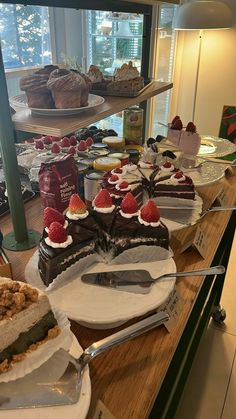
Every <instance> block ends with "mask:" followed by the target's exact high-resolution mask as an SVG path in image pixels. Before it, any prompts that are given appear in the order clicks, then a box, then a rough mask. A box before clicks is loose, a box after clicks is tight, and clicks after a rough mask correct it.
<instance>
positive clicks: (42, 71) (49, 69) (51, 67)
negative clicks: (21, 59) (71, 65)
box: [34, 64, 59, 78]
mask: <svg viewBox="0 0 236 419" xmlns="http://www.w3.org/2000/svg"><path fill="white" fill-rule="evenodd" d="M58 68H59V67H58V66H57V65H53V64H48V65H45V66H44V67H43V68H40V70H38V71H35V73H34V74H46V75H47V76H48V78H49V76H50V74H51V72H52V71H53V70H57V69H58Z"/></svg>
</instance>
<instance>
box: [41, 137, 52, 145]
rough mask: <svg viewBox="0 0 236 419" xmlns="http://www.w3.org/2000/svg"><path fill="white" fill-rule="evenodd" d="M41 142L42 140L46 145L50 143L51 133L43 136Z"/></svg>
mask: <svg viewBox="0 0 236 419" xmlns="http://www.w3.org/2000/svg"><path fill="white" fill-rule="evenodd" d="M43 142H44V144H46V145H50V144H52V137H51V135H46V136H45V137H44V139H43Z"/></svg>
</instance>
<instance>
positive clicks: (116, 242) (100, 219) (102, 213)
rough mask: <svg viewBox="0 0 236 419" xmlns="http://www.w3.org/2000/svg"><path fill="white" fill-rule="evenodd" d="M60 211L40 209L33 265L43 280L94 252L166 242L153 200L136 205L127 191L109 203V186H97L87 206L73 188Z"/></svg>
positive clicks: (111, 253) (111, 255) (112, 252)
mask: <svg viewBox="0 0 236 419" xmlns="http://www.w3.org/2000/svg"><path fill="white" fill-rule="evenodd" d="M65 214H66V215H65V217H66V220H65V218H64V216H63V215H62V214H60V213H59V214H58V212H57V211H56V210H54V209H52V208H46V209H45V210H44V225H45V229H44V232H43V236H42V239H41V241H40V244H39V262H38V267H39V273H40V276H41V278H42V280H43V282H44V284H45V285H49V284H50V283H51V282H52V281H53V280H54V279H55V278H56V277H57V276H58V275H59V274H60V273H62V272H63V271H65V270H66V269H67V268H69V267H70V266H72V265H73V264H74V263H75V262H77V261H80V260H82V259H83V258H85V257H86V256H88V255H91V254H94V253H95V254H96V255H98V254H99V255H100V256H101V255H102V256H105V255H106V254H107V255H108V257H109V259H111V260H112V258H114V257H115V256H117V255H119V254H120V253H122V252H123V251H125V250H127V249H130V248H134V247H138V246H140V245H147V246H148V245H150V246H160V247H163V248H165V249H168V246H169V233H168V230H167V228H166V226H165V225H164V224H162V222H161V220H160V212H159V210H158V208H157V206H156V204H155V203H154V202H153V201H152V200H149V201H147V202H146V203H145V204H144V205H143V206H141V205H140V204H138V202H137V200H136V199H135V197H134V196H133V195H132V193H131V192H126V193H125V195H124V196H123V197H122V199H121V201H120V204H118V203H117V201H116V204H114V202H113V199H112V196H111V195H110V193H109V191H108V190H107V189H101V190H100V191H99V192H98V194H97V195H96V197H95V199H94V200H93V203H92V208H87V207H86V205H85V204H84V202H83V201H82V200H81V199H80V197H79V196H78V195H76V194H73V195H72V196H71V198H70V203H69V207H68V209H67V211H66V213H65ZM54 218H55V219H56V221H54ZM78 269H79V268H78Z"/></svg>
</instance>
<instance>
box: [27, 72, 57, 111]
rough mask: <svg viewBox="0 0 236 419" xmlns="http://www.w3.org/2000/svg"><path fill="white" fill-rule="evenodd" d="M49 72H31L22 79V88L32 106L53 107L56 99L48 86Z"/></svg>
mask: <svg viewBox="0 0 236 419" xmlns="http://www.w3.org/2000/svg"><path fill="white" fill-rule="evenodd" d="M47 81H48V75H47V74H37V73H34V74H31V75H29V76H26V77H22V79H20V89H21V90H23V91H25V93H26V97H27V102H28V106H29V107H30V108H41V109H51V108H54V101H53V98H52V94H51V92H50V90H48V88H47Z"/></svg>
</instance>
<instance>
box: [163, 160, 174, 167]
mask: <svg viewBox="0 0 236 419" xmlns="http://www.w3.org/2000/svg"><path fill="white" fill-rule="evenodd" d="M162 166H163V167H165V169H170V168H171V166H172V163H171V162H170V161H168V160H166V161H165V163H163V165H162Z"/></svg>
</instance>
